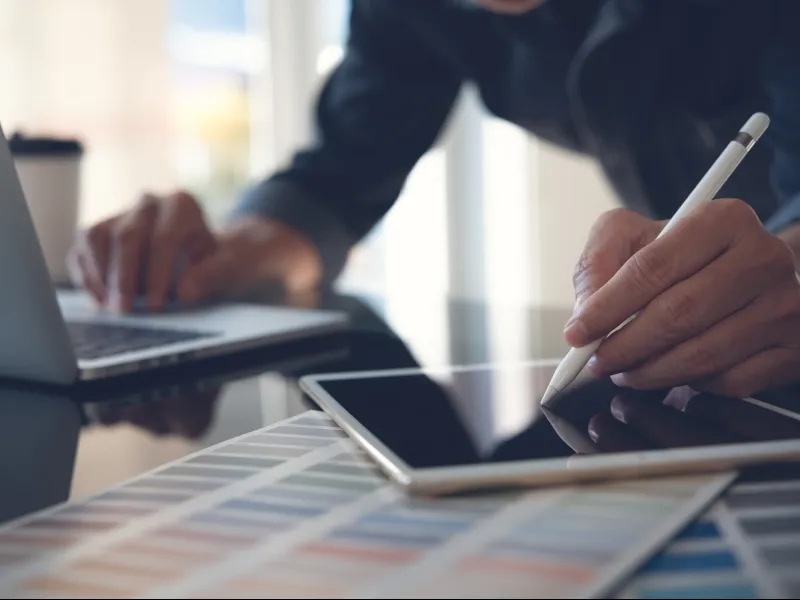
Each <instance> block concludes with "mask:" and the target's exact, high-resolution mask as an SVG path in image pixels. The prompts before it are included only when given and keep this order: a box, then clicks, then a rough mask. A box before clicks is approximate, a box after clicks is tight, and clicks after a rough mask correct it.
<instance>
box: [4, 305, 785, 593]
mask: <svg viewBox="0 0 800 600" xmlns="http://www.w3.org/2000/svg"><path fill="white" fill-rule="evenodd" d="M319 306H322V307H328V308H337V309H341V310H345V311H346V312H347V313H348V314H349V315H350V318H351V323H352V324H351V327H350V328H349V329H348V330H347V331H346V332H344V333H342V334H337V335H335V336H327V337H326V338H324V339H317V340H312V341H309V342H305V343H303V344H299V345H295V346H291V347H288V346H287V347H281V348H276V349H273V350H262V351H256V352H253V353H248V354H247V355H240V356H237V357H232V358H231V359H228V360H217V361H215V362H214V363H213V364H208V363H206V364H197V365H187V366H186V368H185V369H183V370H181V371H176V372H165V373H162V374H159V375H156V376H153V375H148V376H147V377H132V378H125V379H119V380H114V381H109V382H106V383H103V384H101V385H93V386H85V387H81V388H75V389H72V390H68V391H63V392H54V391H52V390H47V391H46V390H40V389H32V388H28V387H24V388H20V386H18V385H16V384H14V385H11V384H8V385H5V386H2V387H0V490H2V492H3V493H2V494H0V522H3V521H6V520H8V519H11V518H13V517H16V516H20V515H23V514H26V513H29V512H31V511H34V510H38V509H41V508H44V507H46V506H49V505H53V504H56V503H59V502H63V501H65V500H67V499H70V498H72V499H78V498H82V497H85V496H87V495H90V494H93V493H95V492H98V491H101V490H103V489H105V488H107V487H109V486H112V485H115V484H118V483H121V482H123V481H125V480H128V479H130V478H131V477H134V476H136V475H139V474H141V473H144V472H146V471H149V470H151V469H153V468H155V467H158V466H160V465H162V464H165V463H167V462H170V461H173V460H175V459H179V458H181V457H184V456H186V455H187V454H190V453H192V452H194V451H196V450H199V449H202V448H206V447H209V446H211V445H214V444H216V443H218V442H221V441H225V440H228V439H231V438H233V437H236V436H239V435H243V434H246V433H249V432H252V431H255V430H257V429H260V428H261V427H264V426H265V425H269V424H272V423H275V422H277V421H279V420H282V419H284V418H287V417H291V416H294V415H297V414H299V413H301V412H304V411H306V410H308V408H309V407H310V406H309V404H307V401H306V400H305V399H304V397H303V395H302V394H301V393H300V391H299V389H298V387H297V384H296V382H297V379H298V377H299V376H301V375H303V374H306V373H310V372H338V371H347V370H349V371H353V370H368V369H386V368H408V367H413V366H417V365H421V366H428V367H433V366H438V365H444V364H478V363H486V362H514V361H520V360H530V359H544V358H552V357H557V356H560V355H562V354H563V353H564V352H566V350H567V348H566V346H565V344H564V342H563V340H562V337H561V330H562V326H563V323H564V322H565V321H566V320H567V318H568V317H569V312H570V311H569V309H566V308H561V309H559V308H541V307H540V308H534V307H521V306H499V305H484V304H480V303H476V302H469V301H463V300H457V299H452V298H431V299H426V298H419V299H416V300H414V301H413V302H404V303H403V304H399V305H396V304H394V303H392V302H391V301H387V300H386V299H381V298H375V297H369V296H356V295H349V296H348V295H342V294H328V295H326V296H324V297H323V299H322V301H321V302H320V303H319ZM795 476H796V474H795ZM754 489H755V488H754ZM787 489H788V490H789V492H788V494H789V496H791V497H792V498H795V497H800V496H797V492H795V489H798V490H800V484H797V483H795V484H793V485H792V486H790V488H787ZM747 490H748V488H745V489H744V492H742V493H741V494H740V496H741V497H746V498H749V496H747ZM773 493H774V492H773ZM784 496H786V494H784ZM737 501H738V502H739V503H740V504H741V502H742V500H741V499H740V500H737ZM748 501H749V502H752V500H749V499H748ZM731 506H735V502H734V503H733V504H731ZM745 509H746V510H750V509H749V508H748V507H745ZM757 510H761V509H757ZM783 510H784V511H789V512H792V511H794V512H796V511H797V507H796V506H792V505H789V506H785V507H784V508H783ZM795 521H797V520H796V519H795V520H794V521H792V522H795ZM797 523H800V521H797ZM698 531H700V532H701V533H702V532H707V528H705V529H704V528H700V529H699V530H698ZM704 535H705V533H704ZM782 536H783V537H782V538H781V539H780V540H778V541H777V542H775V540H768V542H769V544H770V547H769V551H770V552H771V553H772V554H765V556H774V557H778V559H780V561H783V563H782V564H783V565H788V566H783V567H781V569H783V570H782V571H780V570H779V571H778V575H776V579H775V581H776V582H777V581H780V586H782V587H780V588H778V587H775V590H778V589H783V590H787V589H788V590H793V589H795V588H794V587H792V586H793V585H796V583H795V582H796V577H795V575H791V574H790V575H791V577H790V580H786V581H784V580H783V579H780V577H784V576H785V575H786V574H787V572H788V571H787V569H788V570H791V569H796V567H797V566H798V565H800V559H797V558H798V557H795V559H797V560H795V559H792V560H789V559H791V558H792V556H791V555H792V553H793V552H794V553H796V554H798V555H800V551H798V550H797V549H798V548H800V545H799V544H800V525H798V526H797V527H795V528H794V529H791V530H787V531H784V532H782ZM681 544H682V545H681ZM698 544H699V546H702V547H703V548H706V546H709V547H711V546H714V547H715V548H716V546H715V545H720V544H721V542H719V541H717V540H708V539H699V540H694V539H690V540H682V541H679V542H678V545H679V547H678V549H677V550H676V551H675V552H673V554H671V555H670V554H668V555H667V559H665V560H662V563H663V564H662V563H658V562H655V563H654V565H655V566H652V565H651V566H649V567H648V568H649V569H650V571H646V575H645V579H644V583H642V584H641V586H643V587H641V586H640V587H641V590H643V591H641V592H639V591H637V592H636V594H637V597H650V596H649V594H650V592H648V591H647V590H648V589H649V588H648V587H647V586H648V585H651V584H652V581H656V583H658V581H660V579H659V578H661V577H663V574H662V571H659V570H658V569H662V570H663V569H665V568H666V569H667V570H669V569H673V570H674V569H675V568H676V565H677V566H678V567H680V568H683V565H685V564H686V562H685V561H683V562H682V560H683V557H684V555H685V554H686V552H687V548H689V549H690V550H692V551H695V550H696V549H697V548H696V547H699V546H698ZM706 550H708V549H707V548H706ZM720 552H721V551H717V550H715V551H714V552H709V551H706V554H703V555H702V556H706V555H707V556H708V560H709V561H712V562H709V563H708V568H709V569H710V570H712V571H713V570H714V569H716V568H717V567H716V566H715V564H716V563H713V561H714V560H720V556H722V554H721V553H720ZM682 553H683V554H682ZM696 555H697V553H696V552H695V554H692V556H693V557H694V556H696ZM675 556H677V558H675ZM726 556H727V555H726ZM754 556H755V553H754ZM697 560H700V559H697ZM703 560H705V559H703ZM726 560H727V559H726ZM731 560H733V559H731ZM754 560H756V559H754ZM776 560H777V559H776ZM786 561H789V562H786ZM665 565H666V566H665ZM695 566H696V565H695ZM727 566H728V565H727V564H726V565H723V567H725V568H727ZM720 568H721V567H720ZM647 573H649V575H647ZM653 573H655V574H653ZM717 576H719V577H724V576H725V574H724V573H722V574H717ZM647 577H650V579H647ZM747 585H749V584H744V583H742V584H737V586H738V587H732V588H730V589H731V594H738V593H744V592H742V590H747V589H750V588H748V587H746V586H747ZM778 585H779V584H777V583H776V586H778ZM637 589H639V588H637ZM716 589H719V588H716ZM638 594H641V596H638Z"/></svg>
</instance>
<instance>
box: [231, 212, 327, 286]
mask: <svg viewBox="0 0 800 600" xmlns="http://www.w3.org/2000/svg"><path fill="white" fill-rule="evenodd" d="M218 242H219V244H220V247H221V248H220V249H221V250H222V251H226V252H231V253H232V254H234V255H235V256H236V262H237V263H238V264H239V265H241V268H242V272H243V274H244V276H245V277H246V278H247V279H248V280H249V281H250V282H251V283H252V284H253V285H259V284H264V283H271V282H275V281H277V282H279V283H281V284H282V285H283V286H284V287H285V288H286V289H287V290H289V291H292V292H296V291H303V290H307V289H312V288H315V287H317V286H318V285H319V283H320V281H321V279H322V261H321V259H320V256H319V253H318V251H317V249H316V248H315V247H314V245H313V244H312V243H311V241H310V240H309V239H308V238H307V237H306V236H305V235H304V234H302V233H301V232H299V231H297V230H296V229H294V228H292V227H289V226H288V225H285V224H284V223H281V222H279V221H276V220H274V219H267V218H263V217H258V216H252V217H251V216H248V217H245V218H242V219H241V220H239V221H237V222H236V223H234V224H232V225H231V226H229V227H228V228H227V229H225V230H224V231H222V232H221V233H220V234H219V236H218Z"/></svg>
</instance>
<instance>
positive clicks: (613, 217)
mask: <svg viewBox="0 0 800 600" xmlns="http://www.w3.org/2000/svg"><path fill="white" fill-rule="evenodd" d="M634 214H635V213H634V212H633V211H631V210H628V209H627V208H613V209H611V210H607V211H606V212H604V213H603V214H601V215H600V216H599V217H598V219H597V221H596V222H595V225H594V227H595V229H597V230H603V229H606V228H608V227H615V226H617V225H619V224H623V223H627V222H628V221H629V220H630V219H631V217H632V216H633V215H634Z"/></svg>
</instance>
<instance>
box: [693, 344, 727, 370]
mask: <svg viewBox="0 0 800 600" xmlns="http://www.w3.org/2000/svg"><path fill="white" fill-rule="evenodd" d="M719 364H720V363H719V358H718V357H717V355H716V353H714V352H711V351H710V350H708V349H707V348H705V347H703V345H702V344H695V345H694V347H693V348H692V349H691V350H690V351H689V353H688V356H687V357H686V368H687V370H689V372H692V371H693V372H697V373H700V374H702V375H706V376H709V375H714V374H715V373H718V372H719V370H720V369H719Z"/></svg>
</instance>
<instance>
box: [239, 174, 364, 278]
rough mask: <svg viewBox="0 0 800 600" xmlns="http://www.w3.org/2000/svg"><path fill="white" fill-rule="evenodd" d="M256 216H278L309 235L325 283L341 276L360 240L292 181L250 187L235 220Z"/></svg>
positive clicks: (278, 181) (268, 182)
mask: <svg viewBox="0 0 800 600" xmlns="http://www.w3.org/2000/svg"><path fill="white" fill-rule="evenodd" d="M254 215H255V216H259V217H264V218H267V219H275V220H276V221H280V222H281V223H284V224H286V225H288V226H289V227H292V228H293V229H296V230H297V231H299V232H300V233H302V234H304V235H305V236H307V237H308V239H309V240H310V241H311V243H312V244H314V246H315V247H316V249H317V251H318V252H319V255H320V259H321V260H322V268H323V278H324V282H325V283H331V282H332V281H333V280H334V279H336V277H338V276H339V274H340V273H341V272H342V269H343V268H344V265H345V263H346V262H347V257H348V254H349V252H350V249H351V248H352V247H353V245H354V244H355V243H356V241H357V240H356V239H355V238H354V237H353V236H352V235H351V234H350V232H348V231H347V228H346V227H345V226H344V225H343V224H342V223H341V221H340V220H339V219H338V218H337V217H336V215H334V214H333V213H332V212H331V211H330V210H329V209H328V208H326V207H324V206H322V205H320V204H319V203H318V202H317V201H316V200H314V199H313V198H312V197H311V196H310V195H309V194H308V193H307V192H306V191H305V190H303V189H302V188H301V187H300V186H299V185H297V184H295V183H294V182H291V181H286V180H283V179H267V180H265V181H263V182H261V183H259V184H258V185H256V186H254V187H252V188H251V189H250V190H248V191H247V192H246V193H245V194H244V196H242V198H241V200H240V201H239V203H238V204H237V205H236V208H235V209H234V211H233V214H232V219H233V220H236V219H241V218H243V217H247V216H254Z"/></svg>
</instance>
